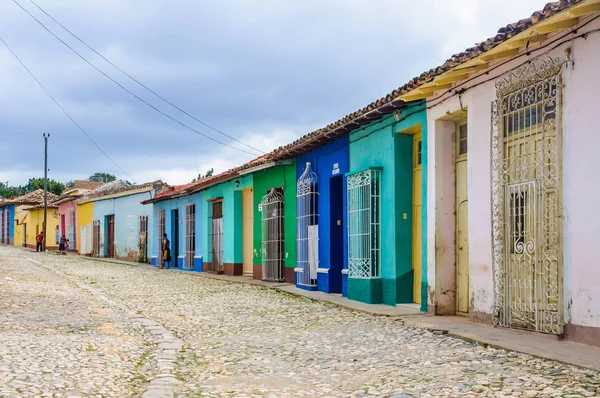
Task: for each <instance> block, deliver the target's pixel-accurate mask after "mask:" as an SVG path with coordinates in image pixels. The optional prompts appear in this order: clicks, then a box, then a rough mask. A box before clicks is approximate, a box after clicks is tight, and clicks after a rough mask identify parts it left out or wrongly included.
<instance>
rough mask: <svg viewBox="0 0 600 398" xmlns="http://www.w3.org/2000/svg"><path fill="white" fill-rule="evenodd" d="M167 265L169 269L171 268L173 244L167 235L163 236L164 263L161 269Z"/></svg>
mask: <svg viewBox="0 0 600 398" xmlns="http://www.w3.org/2000/svg"><path fill="white" fill-rule="evenodd" d="M165 264H166V265H167V268H171V242H169V239H167V234H163V239H162V263H161V266H160V268H164V267H165Z"/></svg>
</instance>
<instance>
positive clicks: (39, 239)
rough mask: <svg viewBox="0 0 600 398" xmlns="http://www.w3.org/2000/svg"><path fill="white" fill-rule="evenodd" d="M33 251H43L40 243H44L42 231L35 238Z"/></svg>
mask: <svg viewBox="0 0 600 398" xmlns="http://www.w3.org/2000/svg"><path fill="white" fill-rule="evenodd" d="M35 242H36V243H35V251H36V252H41V251H43V246H42V243H44V231H42V232H40V233H39V235H38V236H37V237H36V238H35Z"/></svg>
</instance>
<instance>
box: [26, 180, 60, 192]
mask: <svg viewBox="0 0 600 398" xmlns="http://www.w3.org/2000/svg"><path fill="white" fill-rule="evenodd" d="M24 188H25V193H28V192H33V191H35V190H36V189H44V179H43V178H30V179H29V181H28V182H27V185H25V187H24ZM64 190H65V184H63V183H61V182H58V181H55V180H52V179H48V192H52V193H53V194H55V195H60V194H61V193H62V192H63V191H64Z"/></svg>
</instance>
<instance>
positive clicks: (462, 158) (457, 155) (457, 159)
mask: <svg viewBox="0 0 600 398" xmlns="http://www.w3.org/2000/svg"><path fill="white" fill-rule="evenodd" d="M462 126H466V129H467V130H466V136H465V137H464V139H463V138H461V137H460V129H461V127H462ZM454 134H455V145H454V187H455V190H454V211H455V218H454V258H455V260H454V262H455V278H456V279H455V289H456V290H455V293H454V294H455V313H456V315H462V316H469V312H470V305H469V302H470V300H469V298H470V295H471V286H470V285H471V282H470V281H471V276H470V269H469V207H468V206H469V205H468V203H469V178H468V173H469V163H468V159H469V139H468V137H469V125H468V121H467V119H466V118H463V119H462V120H458V121H456V122H455V132H454ZM461 141H464V142H465V145H466V148H465V152H464V153H462V154H461ZM463 162H464V163H466V166H465V186H466V189H467V194H466V200H465V201H466V202H467V215H466V217H467V220H466V223H467V226H466V228H467V229H466V233H467V237H466V252H467V259H466V267H467V268H466V269H467V282H466V283H467V285H466V295H467V311H460V310H459V299H458V298H459V291H460V288H459V285H460V283H459V278H458V273H459V268H460V267H459V263H460V262H459V253H460V251H462V250H465V248H464V247H463V248H461V247H459V244H460V243H459V240H458V232H459V224H460V218H459V209H460V206H461V204H462V202H461V203H458V200H457V199H458V172H457V170H458V167H457V166H458V164H459V163H463Z"/></svg>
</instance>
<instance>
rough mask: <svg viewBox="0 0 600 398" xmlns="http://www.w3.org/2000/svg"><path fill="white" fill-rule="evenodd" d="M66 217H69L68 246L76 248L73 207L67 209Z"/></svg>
mask: <svg viewBox="0 0 600 398" xmlns="http://www.w3.org/2000/svg"><path fill="white" fill-rule="evenodd" d="M67 214H68V219H69V228H68V239H69V248H70V249H71V250H77V242H76V240H77V234H76V233H75V209H69V212H68V213H67Z"/></svg>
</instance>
